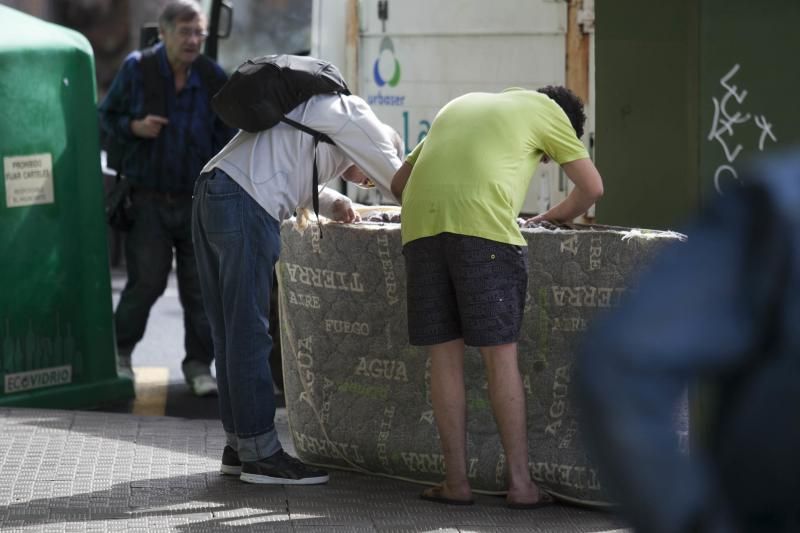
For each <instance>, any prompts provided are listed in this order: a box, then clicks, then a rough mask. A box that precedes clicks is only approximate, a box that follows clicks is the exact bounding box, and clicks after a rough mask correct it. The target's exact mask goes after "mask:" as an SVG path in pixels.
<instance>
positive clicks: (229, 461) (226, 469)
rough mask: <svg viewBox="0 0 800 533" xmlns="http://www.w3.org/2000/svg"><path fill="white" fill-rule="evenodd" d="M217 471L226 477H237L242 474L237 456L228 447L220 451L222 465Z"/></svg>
mask: <svg viewBox="0 0 800 533" xmlns="http://www.w3.org/2000/svg"><path fill="white" fill-rule="evenodd" d="M219 471H220V472H222V473H223V474H225V475H226V476H238V475H239V474H241V473H242V462H241V461H240V460H239V454H238V453H236V450H234V449H233V448H231V447H230V446H225V449H224V450H222V465H220V467H219Z"/></svg>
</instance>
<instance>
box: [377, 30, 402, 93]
mask: <svg viewBox="0 0 800 533" xmlns="http://www.w3.org/2000/svg"><path fill="white" fill-rule="evenodd" d="M372 76H373V77H374V78H375V84H376V85H377V86H378V87H383V86H384V85H388V86H389V87H396V86H397V84H398V83H400V61H398V60H397V57H396V56H395V53H394V43H393V42H392V40H391V39H390V38H389V37H384V38H383V40H382V41H381V47H380V50H379V51H378V57H377V58H376V59H375V64H374V65H373V67H372Z"/></svg>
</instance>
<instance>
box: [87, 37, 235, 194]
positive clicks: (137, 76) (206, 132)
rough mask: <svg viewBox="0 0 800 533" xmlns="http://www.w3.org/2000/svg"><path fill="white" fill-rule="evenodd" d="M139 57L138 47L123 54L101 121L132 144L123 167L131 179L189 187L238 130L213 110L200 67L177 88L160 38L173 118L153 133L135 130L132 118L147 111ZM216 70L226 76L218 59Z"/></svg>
mask: <svg viewBox="0 0 800 533" xmlns="http://www.w3.org/2000/svg"><path fill="white" fill-rule="evenodd" d="M141 57H142V53H141V52H140V51H138V50H137V51H134V52H132V53H131V54H130V55H128V57H127V58H125V62H124V63H123V64H122V67H121V68H120V71H119V73H118V74H117V76H116V78H114V82H113V83H112V84H111V88H110V89H109V90H108V94H106V97H105V98H104V99H103V102H102V103H101V104H100V107H99V111H100V123H101V125H102V127H103V129H104V130H105V131H106V132H107V133H108V134H110V135H112V136H114V137H115V138H116V139H117V140H120V141H123V142H125V143H127V144H128V149H127V150H126V156H125V158H124V160H123V164H122V169H121V170H122V173H123V174H124V175H125V176H126V177H128V178H129V179H130V180H131V182H132V183H134V184H135V185H136V186H139V187H141V188H145V189H150V190H155V191H160V192H174V193H178V192H189V193H191V192H192V188H193V187H194V181H195V179H196V178H197V176H198V175H199V174H200V170H201V169H202V168H203V166H204V165H205V164H206V162H207V161H208V160H209V159H211V157H212V156H214V155H215V154H216V153H217V152H218V151H219V150H220V149H221V148H222V147H223V146H225V144H226V143H227V142H228V141H229V140H230V139H231V137H233V135H234V134H235V133H236V130H234V129H231V128H228V127H227V126H226V125H225V124H224V123H223V122H222V121H221V120H220V119H219V118H218V117H217V116H216V115H215V114H214V113H213V112H212V111H211V108H210V106H209V102H210V95H209V94H208V93H209V89H208V88H207V87H205V86H204V84H203V80H202V77H201V76H200V73H199V72H198V69H196V68H195V69H192V70H191V72H190V75H189V79H188V80H187V81H186V85H185V86H184V88H183V90H181V92H180V93H177V94H176V93H175V77H174V76H173V74H172V70H171V69H170V67H169V64H168V63H167V53H166V50H165V49H164V45H163V43H162V44H159V45H158V46H157V47H156V57H157V58H158V68H159V72H160V74H161V77H162V80H161V81H162V82H163V85H164V89H165V91H166V98H165V104H166V114H167V119H169V124H167V125H166V126H164V127H163V128H162V130H161V133H160V134H159V136H158V137H157V138H155V139H142V138H139V137H136V136H134V135H133V134H132V133H131V130H130V123H131V120H134V119H139V118H143V117H144V116H145V110H144V84H143V79H142V68H141V65H140V60H141ZM215 70H216V71H217V74H218V76H219V77H220V78H221V79H223V80H224V79H225V77H226V76H225V73H224V72H223V70H222V69H221V68H220V67H219V66H218V65H215Z"/></svg>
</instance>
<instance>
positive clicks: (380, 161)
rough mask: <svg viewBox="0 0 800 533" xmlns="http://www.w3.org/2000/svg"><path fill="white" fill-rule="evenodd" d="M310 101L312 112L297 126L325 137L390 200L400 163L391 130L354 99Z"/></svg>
mask: <svg viewBox="0 0 800 533" xmlns="http://www.w3.org/2000/svg"><path fill="white" fill-rule="evenodd" d="M314 99H315V101H314V109H313V112H311V113H307V114H306V116H305V117H304V118H303V119H302V120H301V122H303V123H304V124H305V125H306V126H309V127H310V128H313V129H315V130H317V131H319V132H321V133H325V134H327V135H328V136H329V137H330V138H331V139H332V140H333V142H334V143H335V144H336V146H337V147H338V148H339V149H341V150H342V152H344V154H345V156H347V159H349V160H351V161H352V162H353V163H354V164H355V165H357V166H358V167H359V168H360V169H361V170H363V171H364V173H365V174H366V175H367V176H369V177H370V179H371V180H372V181H373V182H374V183H375V185H376V187H377V189H378V191H379V192H380V193H381V194H382V195H383V196H384V197H386V198H387V199H388V200H392V199H393V195H392V192H391V189H390V186H391V181H392V176H393V175H394V173H395V172H396V171H397V169H398V168H400V165H401V164H402V161H401V160H400V155H399V154H398V152H399V151H400V150H398V147H397V146H395V143H394V142H393V135H392V134H391V128H388V127H387V126H386V125H385V124H383V123H382V122H381V121H380V120H378V117H376V116H375V113H374V112H373V111H372V109H371V108H370V107H369V105H367V103H366V102H365V101H364V100H363V99H361V98H359V97H358V96H354V95H348V96H344V95H335V96H329V95H317V96H315V97H314ZM298 118H299V117H298Z"/></svg>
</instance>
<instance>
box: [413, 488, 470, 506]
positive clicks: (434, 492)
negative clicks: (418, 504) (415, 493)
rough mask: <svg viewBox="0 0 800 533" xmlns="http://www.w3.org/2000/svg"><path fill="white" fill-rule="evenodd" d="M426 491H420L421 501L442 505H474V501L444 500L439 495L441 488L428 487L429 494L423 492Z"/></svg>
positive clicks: (444, 498)
mask: <svg viewBox="0 0 800 533" xmlns="http://www.w3.org/2000/svg"><path fill="white" fill-rule="evenodd" d="M427 490H428V489H425V490H424V491H422V494H420V495H419V497H420V499H421V500H425V501H427V502H435V503H442V504H445V505H472V504H474V503H475V500H458V499H455V498H446V497H444V496H442V495H441V493H442V487H441V486H438V485H437V486H434V487H430V490H431V494H426V493H425V492H426V491H427Z"/></svg>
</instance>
